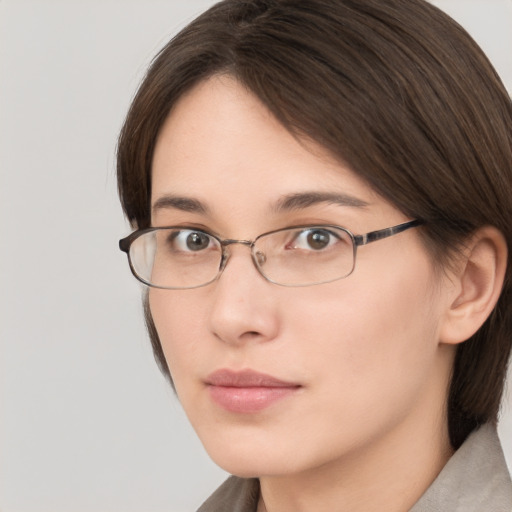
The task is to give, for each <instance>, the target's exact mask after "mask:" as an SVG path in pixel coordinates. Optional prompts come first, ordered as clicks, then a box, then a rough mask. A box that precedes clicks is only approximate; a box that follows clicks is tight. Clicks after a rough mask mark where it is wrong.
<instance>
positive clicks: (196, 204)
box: [152, 192, 369, 215]
mask: <svg viewBox="0 0 512 512" xmlns="http://www.w3.org/2000/svg"><path fill="white" fill-rule="evenodd" d="M321 203H328V204H336V205H340V206H349V207H353V208H365V207H366V206H369V203H367V202H366V201H363V200H362V199H358V198H357V197H354V196H350V195H348V194H337V193H332V192H297V193H294V194H288V195H285V196H283V197H281V198H280V199H279V200H278V201H277V202H276V203H275V205H274V206H273V208H272V210H273V211H274V212H275V213H280V212H285V211H293V210H303V209H306V208H309V207H310V206H315V205H317V204H321ZM170 208H173V209H176V210H180V211H183V212H190V213H199V214H202V215H206V214H207V213H209V211H210V210H209V208H208V206H207V205H205V204H204V203H202V202H201V201H199V200H198V199H194V198H191V197H184V196H175V195H172V194H166V195H164V196H161V197H159V198H158V199H157V200H156V201H155V203H154V204H153V207H152V210H153V213H155V212H156V211H158V210H164V209H170Z"/></svg>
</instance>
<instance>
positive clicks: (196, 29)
mask: <svg viewBox="0 0 512 512" xmlns="http://www.w3.org/2000/svg"><path fill="white" fill-rule="evenodd" d="M511 127H512V107H511V103H510V99H509V97H508V95H507V93H506V91H505V89H504V87H503V85H502V84H501V82H500V80H499V78H498V77H497V75H496V73H495V72H494V70H493V68H492V67H491V65H490V64H489V62H488V61H487V59H486V58H485V56H484V55H483V54H482V52H481V50H480V49H479V48H478V47H477V46H476V44H475V43H474V42H473V41H472V40H471V39H470V37H469V36H468V35H467V34H466V33H465V32H464V31H463V30H462V29H461V28H460V27H459V26H458V25H456V24H455V23H454V22H453V21H452V20H451V19H450V18H448V17H447V16H446V15H444V14H443V13H441V12H440V11H439V10H437V9H436V8H434V7H433V6H431V5H429V4H428V3H425V2H423V1H422V0H386V1H382V0H378V1H377V0H358V1H354V0H336V1H332V0H331V1H327V0H303V1H300V2H297V1H296V0H293V1H292V0H225V1H224V2H220V3H219V4H217V5H216V6H214V7H213V8H211V9H210V10H209V11H207V12H206V13H204V14H203V15H201V16H200V17H199V18H197V19H196V20H195V21H193V22H192V23H191V24H190V25H189V26H188V27H186V28H185V29H184V30H183V31H182V32H181V33H180V34H178V36H176V37H175V38H174V39H173V40H172V41H171V42H170V43H169V44H168V45H167V46H166V47H165V48H164V49H163V50H162V51H161V52H160V54H159V55H158V56H157V58H156V59H155V61H154V63H153V64H152V66H151V68H150V70H149V71H148V74H147V76H146V78H145V80H144V81H143V83H142V85H141V87H140V89H139V91H138V93H137V95H136V97H135V99H134V101H133V104H132V106H131V109H130V111H129V113H128V116H127V119H126V121H125V125H124V127H123V130H122V133H121V136H120V140H119V149H118V177H119V190H120V196H121V201H122V204H123V208H124V210H125V213H126V215H127V217H128V219H129V221H130V223H131V224H132V226H133V227H134V228H135V229H136V231H134V233H132V235H130V236H129V237H127V238H126V239H124V240H122V241H121V242H120V246H121V249H122V250H124V251H126V252H127V253H128V254H129V257H130V265H131V269H132V271H133V273H134V275H135V276H136V277H137V278H138V279H139V280H141V281H142V282H144V283H145V284H147V285H148V293H147V295H146V297H145V312H146V320H147V325H148V329H149V333H150V336H151V340H152V344H153V348H154V351H155V354H156V358H157V361H158V363H159V365H160V367H161V369H162V371H163V372H164V373H165V374H166V375H167V376H168V377H169V379H170V380H171V383H172V384H173V386H174V387H175V390H176V392H177V395H178V397H179V399H180V402H181V403H182V405H183V407H184V409H185V411H186V413H187V415H188V417H189V419H190V421H191V423H192V425H193V427H194V429H195V430H196V432H197V434H198V435H199V437H200V439H201V441H202V442H203V444H204V446H205V448H206V450H207V451H208V453H209V454H210V456H211V457H212V458H213V460H214V461H215V462H216V463H217V464H219V465H220V466H221V467H223V468H224V469H225V470H227V471H228V472H230V473H232V474H233V475H236V476H234V477H232V478H230V479H229V480H228V481H227V482H226V483H225V484H224V485H223V486H222V487H221V488H220V489H218V490H217V491H216V493H215V494H214V495H213V496H212V497H211V498H210V499H209V500H208V501H207V502H206V503H205V504H204V505H203V506H202V508H201V509H200V510H201V511H203V512H206V511H226V510H234V511H244V512H245V511H247V512H248V511H251V512H253V511H258V512H261V511H265V510H266V511H268V512H279V511H288V510H294V511H301V510H304V511H306V510H314V511H323V510H329V511H332V510H351V511H359V510H360V511H365V512H368V511H372V510H379V511H382V510H386V511H405V510H413V511H415V512H418V511H434V510H435V511H438V510H450V511H453V510H461V511H462V510H464V511H465V512H468V511H477V510H478V511H481V510H493V511H509V510H510V509H511V508H512V485H511V482H510V477H509V475H508V472H507V469H506V465H505V462H504V459H503V454H502V451H501V448H500V445H499V441H498V439H497V436H496V431H495V426H496V422H497V415H498V411H499V404H500V399H501V395H502V390H503V385H504V380H505V376H506V368H507V361H508V357H509V354H510V349H511V341H512V309H511V303H510V301H511V290H512V288H511V285H512V283H511V276H510V272H511V270H510V252H509V251H508V248H509V247H510V246H511V244H512V229H511V227H510V222H509V221H510V218H512V205H511V203H512V202H511V201H510V197H511V195H512V130H511Z"/></svg>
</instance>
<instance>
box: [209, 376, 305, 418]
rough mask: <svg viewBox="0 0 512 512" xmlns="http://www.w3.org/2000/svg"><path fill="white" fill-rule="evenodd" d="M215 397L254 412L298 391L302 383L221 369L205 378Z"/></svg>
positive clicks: (224, 403)
mask: <svg viewBox="0 0 512 512" xmlns="http://www.w3.org/2000/svg"><path fill="white" fill-rule="evenodd" d="M205 382H206V384H207V386H208V390H209V392H210V396H211V398H212V400H213V401H214V402H215V403H216V404H218V405H220V406H221V407H222V408H224V409H226V410H228V411H230V412H237V413H255V412H258V411H262V410H263V409H266V408H267V407H269V406H270V405H272V404H273V403H275V402H277V401H278V400H281V399H283V398H285V397H287V396H289V395H291V394H293V393H295V392H296V391H297V390H298V389H299V388H300V386H299V385H298V384H294V383H291V382H284V381H282V380H279V379H276V378H275V377H272V376H270V375H266V374H264V373H259V372H255V371H254V370H244V371H241V372H234V371H232V370H218V371H216V372H214V373H212V374H211V375H209V376H208V377H207V379H206V381H205Z"/></svg>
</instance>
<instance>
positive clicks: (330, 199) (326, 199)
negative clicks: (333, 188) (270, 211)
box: [274, 192, 370, 212]
mask: <svg viewBox="0 0 512 512" xmlns="http://www.w3.org/2000/svg"><path fill="white" fill-rule="evenodd" d="M320 203H328V204H336V205H340V206H350V207H353V208H365V207H367V206H369V204H370V203H367V202H366V201H363V200H362V199H358V198H357V197H354V196H350V195H348V194H337V193H332V192H298V193H295V194H288V195H286V196H284V197H282V198H281V199H279V201H277V203H276V204H275V206H274V210H275V211H276V212H283V211H291V210H302V209H305V208H309V207H310V206H315V205H317V204H320Z"/></svg>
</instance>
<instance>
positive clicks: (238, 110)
mask: <svg viewBox="0 0 512 512" xmlns="http://www.w3.org/2000/svg"><path fill="white" fill-rule="evenodd" d="M152 173H153V174H152V204H153V205H154V204H155V203H156V202H157V201H159V199H160V198H161V197H162V196H166V195H174V196H179V197H192V198H194V199H197V200H199V201H200V202H201V203H202V204H205V205H208V206H211V207H212V208H213V209H219V208H224V209H230V211H231V212H232V213H234V212H237V213H238V214H242V212H246V211H248V210H250V211H252V212H256V211H264V210H265V209H267V210H268V209H270V208H271V205H274V206H275V204H276V203H277V202H278V201H279V200H282V198H283V197H284V196H290V194H297V193H303V192H308V193H310V192H313V193H319V194H328V193H331V194H338V195H344V196H346V197H352V198H354V199H356V200H357V201H359V202H360V203H361V204H363V203H364V204H375V203H383V199H381V198H380V197H378V196H377V194H376V193H375V192H374V191H373V190H372V189H371V188H370V187H369V186H368V185H367V184H366V183H365V182H364V181H363V180H362V179H360V178H359V177H358V176H357V175H356V174H355V173H353V172H352V171H351V170H350V169H349V168H348V167H347V166H346V165H344V164H343V163H341V162H339V161H338V160H336V159H335V158H334V157H332V156H331V155H330V154H329V153H328V152H327V150H325V149H324V148H322V147H321V146H319V145H318V144H316V143H314V142H311V141H306V140H303V139H299V138H297V137H296V136H294V135H292V134H291V133H290V132H289V131H288V130H286V129H285V128H284V127H283V125H281V124H280V123H279V122H278V121H277V119H276V118H275V117H274V116H273V115H272V114H271V113H270V112H269V111H268V109H267V108H266V107H265V106H264V105H263V104H262V103H261V102H260V101H259V99H258V98H257V97H256V96H255V95H253V94H252V93H251V92H249V91H248V90H247V89H246V88H244V87H243V86H242V85H241V84H239V83H238V82H237V81H236V80H234V79H233V78H230V77H226V76H220V77H213V78H210V79H208V80H207V81H204V82H201V83H200V84H199V85H197V86H196V87H195V88H193V89H192V90H190V91H189V92H188V93H187V94H186V95H184V96H183V97H182V98H181V99H180V100H179V101H178V102H177V104H176V105H175V107H174V108H173V110H172V111H171V113H170V115H169V116H168V118H167V120H166V122H165V123H164V125H163V127H162V129H161V131H160V134H159V137H158V139H157V144H156V147H155V152H154V157H153V166H152ZM244 214H245V213H244Z"/></svg>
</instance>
